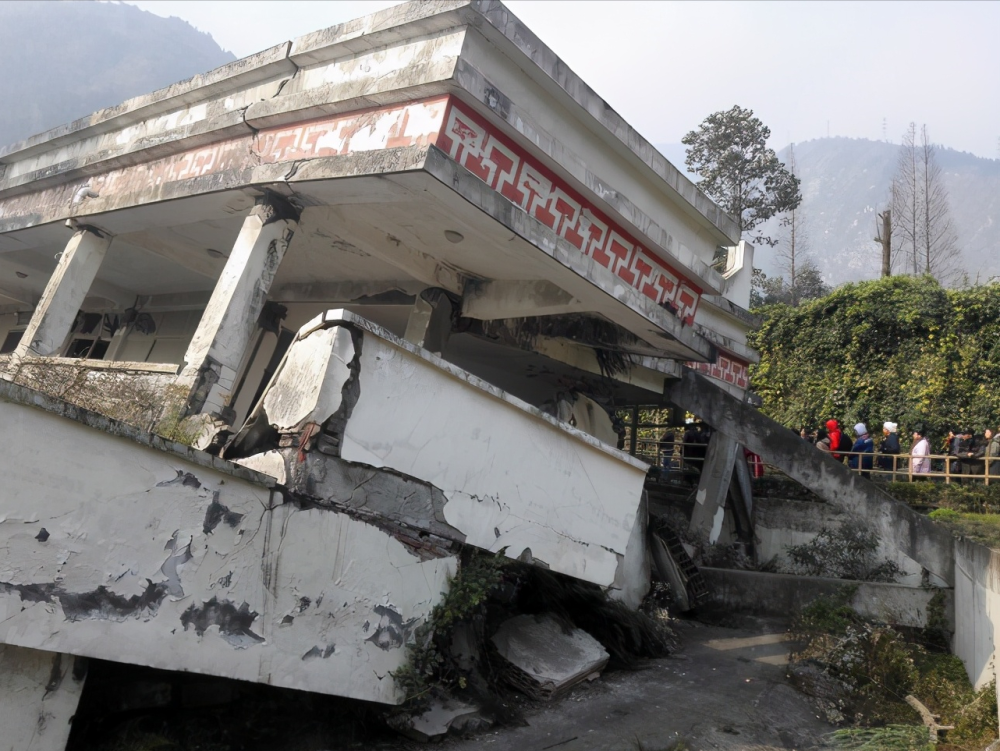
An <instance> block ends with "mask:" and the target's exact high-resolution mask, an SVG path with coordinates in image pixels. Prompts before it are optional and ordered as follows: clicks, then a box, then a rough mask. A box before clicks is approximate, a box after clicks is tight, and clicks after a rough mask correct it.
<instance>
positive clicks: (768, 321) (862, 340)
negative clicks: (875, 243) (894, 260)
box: [751, 276, 1000, 446]
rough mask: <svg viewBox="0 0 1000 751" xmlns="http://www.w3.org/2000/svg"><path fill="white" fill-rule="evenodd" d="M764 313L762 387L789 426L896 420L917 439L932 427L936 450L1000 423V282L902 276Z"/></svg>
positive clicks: (768, 408)
mask: <svg viewBox="0 0 1000 751" xmlns="http://www.w3.org/2000/svg"><path fill="white" fill-rule="evenodd" d="M755 312H756V313H758V314H759V315H761V316H762V318H763V324H762V325H761V327H760V329H759V330H758V331H757V332H754V333H753V334H752V338H751V346H753V347H755V348H756V349H758V350H759V351H760V354H761V362H760V364H759V365H756V366H754V367H752V368H751V384H752V389H753V390H754V391H755V392H756V393H757V394H759V395H760V396H761V397H762V399H763V402H764V404H763V407H762V411H763V412H765V413H766V414H767V415H769V416H771V417H772V418H774V419H775V420H778V421H779V422H781V423H783V424H785V425H788V426H789V427H818V426H821V425H822V424H823V423H824V422H825V421H826V420H827V419H829V418H831V417H833V418H836V419H838V420H840V421H841V422H842V423H843V424H847V425H853V424H854V423H855V422H857V421H861V422H864V423H866V424H867V425H868V426H869V427H872V428H873V430H874V429H876V428H877V427H880V426H881V425H882V422H883V421H885V420H890V421H893V422H898V423H899V425H900V433H901V436H908V435H909V434H910V433H911V432H912V430H913V428H914V427H916V426H917V425H919V424H922V425H923V426H924V427H926V429H928V430H929V431H931V438H932V445H935V446H936V445H938V444H939V441H940V439H941V437H942V436H944V435H945V434H946V433H947V431H948V430H949V429H952V428H957V427H962V428H964V427H969V428H971V429H973V430H975V431H976V432H978V433H981V432H982V431H983V430H984V429H985V428H992V429H993V430H994V431H995V430H996V429H997V428H998V426H1000V284H991V285H987V286H978V287H971V288H968V289H962V290H945V289H943V288H942V287H941V286H940V285H938V283H937V282H936V281H934V280H933V279H932V278H930V277H909V276H895V277H888V278H885V279H878V280H875V281H870V282H859V283H855V284H846V285H844V286H842V287H840V288H838V289H836V290H835V291H834V292H833V293H832V294H830V295H828V296H827V297H823V298H820V299H817V300H812V301H809V302H806V303H804V304H802V305H801V306H799V307H797V308H793V307H788V306H785V305H771V306H766V307H763V308H760V309H758V310H756V311H755Z"/></svg>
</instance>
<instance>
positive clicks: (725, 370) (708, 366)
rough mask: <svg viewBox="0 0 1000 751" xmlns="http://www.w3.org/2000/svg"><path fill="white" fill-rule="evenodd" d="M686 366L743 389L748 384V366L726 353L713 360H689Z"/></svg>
mask: <svg viewBox="0 0 1000 751" xmlns="http://www.w3.org/2000/svg"><path fill="white" fill-rule="evenodd" d="M687 366H688V367H689V368H693V369H694V370H697V371H698V372H699V373H704V374H705V375H707V376H708V377H709V378H714V379H715V380H717V381H722V382H723V383H729V384H732V385H733V386H736V387H737V388H741V389H745V388H747V387H748V386H749V385H750V366H749V365H747V364H746V363H743V362H740V361H739V360H734V359H733V358H731V357H727V356H726V355H719V359H718V360H716V361H715V362H689V363H688V364H687Z"/></svg>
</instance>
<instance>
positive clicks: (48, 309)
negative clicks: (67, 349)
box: [14, 227, 111, 358]
mask: <svg viewBox="0 0 1000 751" xmlns="http://www.w3.org/2000/svg"><path fill="white" fill-rule="evenodd" d="M110 245H111V236H110V235H107V234H105V233H103V232H98V231H97V230H95V229H91V228H90V227H82V228H80V229H78V230H77V231H76V232H74V233H73V236H72V237H71V238H70V240H69V242H68V243H66V249H65V250H63V252H62V254H61V255H60V256H59V263H58V264H57V265H56V270H55V271H53V272H52V276H51V277H49V283H48V284H47V285H46V286H45V292H43V293H42V299H41V300H40V301H39V303H38V305H37V306H36V307H35V312H34V314H33V315H32V316H31V322H30V323H29V324H28V328H27V329H25V331H24V336H22V337H21V343H20V344H18V346H17V349H16V350H14V353H15V355H14V356H15V358H18V357H25V356H26V355H39V356H52V355H58V354H59V351H60V349H62V345H63V342H64V341H66V337H67V336H68V335H69V332H70V329H72V328H73V321H74V319H75V318H76V314H77V313H78V312H79V311H80V306H81V305H83V301H84V299H85V298H86V297H87V292H89V291H90V286H91V285H92V284H93V283H94V278H95V277H96V276H97V271H98V269H100V268H101V261H103V260H104V254H105V253H107V250H108V247H109V246H110Z"/></svg>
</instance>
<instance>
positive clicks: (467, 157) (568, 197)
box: [437, 98, 702, 325]
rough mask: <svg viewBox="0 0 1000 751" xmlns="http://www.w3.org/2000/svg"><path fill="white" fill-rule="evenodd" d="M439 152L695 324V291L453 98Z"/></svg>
mask: <svg viewBox="0 0 1000 751" xmlns="http://www.w3.org/2000/svg"><path fill="white" fill-rule="evenodd" d="M437 146H438V148H440V149H441V150H442V151H444V152H445V153H447V154H448V156H450V157H451V158H452V159H454V160H455V161H456V162H458V163H459V164H460V165H462V166H463V167H465V168H466V169H467V170H469V172H471V173H472V174H474V175H475V176H476V177H478V178H479V179H480V180H482V181H483V182H484V183H486V184H487V185H489V186H490V187H491V188H493V189H494V190H496V191H498V192H499V193H500V194H501V195H503V196H504V197H505V198H507V199H508V200H510V201H511V202H513V203H514V204H516V205H517V206H520V207H521V208H522V209H524V210H525V211H526V212H527V213H528V214H529V215H530V216H532V217H534V218H535V219H537V220H538V221H540V222H541V223H542V224H544V225H545V226H546V227H549V228H550V229H552V230H554V231H555V232H556V234H557V235H558V236H559V237H561V238H563V239H565V240H566V241H568V242H569V243H570V244H571V245H573V246H574V247H576V248H577V249H578V250H580V252H582V253H583V254H584V255H586V256H589V257H590V258H593V259H594V261H596V262H597V263H599V264H600V265H601V266H603V267H604V268H606V269H609V270H611V271H612V272H614V274H615V275H617V276H618V278H619V279H621V280H622V281H624V282H625V283H626V284H628V285H629V286H631V287H634V288H635V289H637V290H638V291H639V292H641V293H642V294H643V295H645V296H646V297H648V298H649V299H651V300H653V301H654V302H656V303H657V304H660V305H664V306H667V307H668V308H670V309H673V310H674V311H675V312H676V314H677V317H678V318H680V319H681V320H683V321H684V322H685V323H686V324H688V325H690V324H692V323H693V322H694V314H695V311H696V310H697V309H698V302H699V300H700V298H701V292H702V290H701V289H700V288H699V287H697V286H696V285H695V284H693V283H692V282H691V281H690V280H689V279H686V278H685V277H684V276H683V275H682V274H680V273H679V272H678V271H677V270H676V269H674V268H673V267H672V266H670V265H669V264H667V263H665V262H664V261H663V260H662V259H660V258H659V257H658V256H657V255H655V254H654V253H652V252H651V251H650V250H649V249H647V248H644V247H642V246H641V245H640V244H639V243H637V242H636V241H635V238H633V237H631V236H630V235H629V234H628V233H627V232H626V231H625V230H624V229H622V228H621V227H619V226H618V225H616V224H614V223H613V222H612V221H610V220H609V219H608V217H607V216H606V215H604V214H603V213H602V212H600V211H598V210H597V209H596V208H595V207H594V205H593V204H591V203H589V202H587V201H586V200H585V199H584V198H583V197H582V196H581V195H580V194H578V193H577V192H576V191H574V190H573V189H571V188H570V187H569V186H568V185H566V184H565V183H564V182H562V181H560V180H559V179H558V178H557V177H556V176H555V175H554V174H553V173H552V172H551V171H550V170H548V169H546V168H545V167H543V166H542V165H541V164H540V163H539V162H538V161H536V160H534V159H532V158H531V157H530V156H529V155H528V154H527V153H526V152H525V151H524V150H523V149H521V148H520V147H518V146H516V145H515V144H514V142H513V141H511V140H510V139H509V138H507V137H505V136H503V135H501V134H500V133H499V132H498V131H497V130H496V129H494V128H493V127H491V126H490V125H489V124H488V123H486V122H484V121H483V120H482V119H480V118H479V117H478V116H476V115H474V114H472V113H471V112H469V111H468V110H466V109H465V108H464V107H462V106H460V105H459V103H458V101H457V100H455V99H454V98H452V100H451V102H450V103H449V106H448V111H447V113H446V114H445V120H444V127H443V128H442V130H441V134H440V135H439V136H438V141H437Z"/></svg>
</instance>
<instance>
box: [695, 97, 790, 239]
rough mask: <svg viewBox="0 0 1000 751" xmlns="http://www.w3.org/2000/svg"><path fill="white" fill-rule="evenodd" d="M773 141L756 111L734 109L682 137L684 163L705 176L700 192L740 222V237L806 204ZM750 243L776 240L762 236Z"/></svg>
mask: <svg viewBox="0 0 1000 751" xmlns="http://www.w3.org/2000/svg"><path fill="white" fill-rule="evenodd" d="M770 137H771V129H770V128H768V127H767V126H766V125H764V123H762V122H761V121H760V120H759V119H758V118H756V117H754V116H753V110H749V109H743V108H742V107H740V106H735V107H733V108H732V109H729V110H725V111H722V112H715V113H713V114H711V115H709V116H708V117H706V118H705V120H704V121H703V122H702V124H701V125H700V126H699V127H698V130H692V131H691V132H690V133H688V134H687V135H686V136H684V138H682V139H681V143H683V144H684V145H685V146H687V147H688V148H687V156H686V158H685V164H686V165H687V167H688V169H689V170H691V171H692V172H694V173H695V174H697V175H698V176H699V177H701V181H700V182H699V183H698V188H699V189H700V190H701V191H702V192H704V193H705V195H707V196H708V197H709V198H711V199H712V200H714V201H716V202H717V203H718V204H719V205H720V206H721V207H722V208H723V210H725V211H726V212H727V213H728V214H730V215H731V216H732V217H733V219H735V220H736V223H737V225H738V227H739V232H740V236H741V237H742V236H743V235H744V233H749V232H750V230H752V229H754V228H755V227H757V226H758V225H759V224H761V223H763V222H765V221H767V220H768V219H770V218H771V217H772V216H777V215H778V214H781V213H782V212H785V211H789V210H791V209H793V208H795V207H796V206H798V205H799V202H800V201H801V200H802V196H801V194H800V193H799V181H798V180H797V179H796V178H795V177H794V176H793V175H792V174H791V173H789V172H788V170H787V169H785V166H784V165H783V164H782V163H781V162H780V161H779V160H778V156H777V154H775V153H774V149H772V148H769V147H768V145H767V139H768V138H770ZM751 239H752V240H753V241H754V242H763V243H766V244H768V245H772V246H773V245H774V244H775V243H776V242H777V241H776V240H773V239H772V238H770V237H767V236H765V235H762V234H760V233H759V232H758V233H757V234H756V235H754V236H752V238H751Z"/></svg>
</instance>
